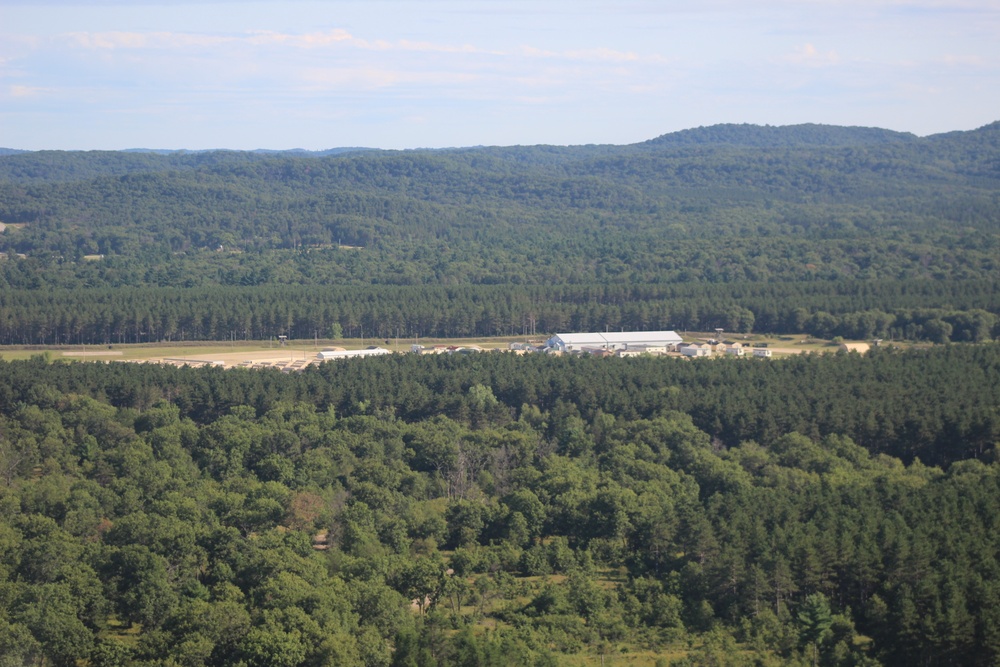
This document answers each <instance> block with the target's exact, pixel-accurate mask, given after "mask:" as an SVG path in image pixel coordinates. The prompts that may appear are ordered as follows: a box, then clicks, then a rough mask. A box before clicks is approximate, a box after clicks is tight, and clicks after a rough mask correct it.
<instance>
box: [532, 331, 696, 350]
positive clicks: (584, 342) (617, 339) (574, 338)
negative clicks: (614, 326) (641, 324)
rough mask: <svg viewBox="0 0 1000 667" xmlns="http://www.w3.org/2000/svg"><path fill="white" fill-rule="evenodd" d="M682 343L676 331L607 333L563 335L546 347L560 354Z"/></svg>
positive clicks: (551, 339) (546, 342) (548, 342)
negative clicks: (594, 349)
mask: <svg viewBox="0 0 1000 667" xmlns="http://www.w3.org/2000/svg"><path fill="white" fill-rule="evenodd" d="M680 342H682V341H681V337H680V336H678V335H677V332H676V331H606V332H603V333H602V332H599V331H598V332H595V333H561V334H556V335H555V336H553V337H552V338H550V339H548V340H547V341H545V347H547V348H550V349H553V350H559V351H560V352H579V351H580V350H582V349H583V348H585V347H589V348H602V349H605V350H627V349H629V347H632V348H633V349H634V348H636V347H639V346H643V347H646V346H670V347H672V346H675V345H677V344H678V343H680ZM670 347H668V349H670Z"/></svg>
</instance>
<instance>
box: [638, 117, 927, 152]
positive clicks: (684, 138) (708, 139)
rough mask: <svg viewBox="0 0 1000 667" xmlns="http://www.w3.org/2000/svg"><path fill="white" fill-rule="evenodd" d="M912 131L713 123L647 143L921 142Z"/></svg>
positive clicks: (797, 145)
mask: <svg viewBox="0 0 1000 667" xmlns="http://www.w3.org/2000/svg"><path fill="white" fill-rule="evenodd" d="M919 141H920V140H919V139H918V138H917V136H916V135H914V134H910V133H909V132H894V131H892V130H883V129H882V128H878V127H840V126H837V125H817V124H814V123H806V124H803V125H789V126H778V127H776V126H772V125H765V126H763V127H762V126H760V125H745V124H744V125H735V124H731V123H730V124H724V125H712V126H710V127H699V128H695V129H691V130H682V131H680V132H671V133H670V134H664V135H662V136H660V137H657V138H656V139H652V140H650V141H647V142H645V143H644V144H640V145H644V146H647V147H655V148H663V147H667V146H713V145H720V144H721V145H731V146H753V147H756V148H779V147H785V148H801V147H803V146H838V147H844V146H870V145H877V144H903V143H911V142H919Z"/></svg>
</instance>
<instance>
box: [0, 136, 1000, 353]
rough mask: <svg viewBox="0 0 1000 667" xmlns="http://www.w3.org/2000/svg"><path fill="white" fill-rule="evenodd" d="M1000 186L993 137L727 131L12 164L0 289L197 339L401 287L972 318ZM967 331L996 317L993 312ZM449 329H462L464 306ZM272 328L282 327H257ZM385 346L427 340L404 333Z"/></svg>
mask: <svg viewBox="0 0 1000 667" xmlns="http://www.w3.org/2000/svg"><path fill="white" fill-rule="evenodd" d="M998 185H1000V123H994V124H992V125H988V126H985V127H983V128H980V129H978V130H974V131H970V132H954V133H948V134H943V135H935V136H931V137H924V138H920V137H915V136H913V135H909V134H905V133H896V132H890V131H887V130H880V129H875V128H845V127H831V126H821V125H800V126H790V127H759V126H748V125H725V126H715V127H710V128H698V129H695V130H688V131H685V132H679V133H674V134H670V135H664V136H663V137H659V138H657V139H653V140H651V141H648V142H645V143H641V144H635V145H630V146H575V147H556V146H528V147H480V148H464V149H454V150H436V151H363V150H345V151H341V152H334V153H332V154H330V153H327V154H309V153H302V152H278V153H266V152H235V151H209V152H193V153H189V152H170V153H154V152H147V153H143V152H86V153H65V152H53V151H46V152H37V153H16V154H9V155H0V223H4V224H5V225H6V230H5V231H4V232H3V233H0V251H2V252H3V253H4V254H3V255H2V257H4V260H0V285H2V286H3V287H5V288H6V289H7V290H16V291H24V292H31V291H38V290H45V291H46V292H50V291H51V290H52V289H55V288H58V289H65V290H84V291H90V290H106V289H109V288H111V289H117V288H120V287H126V286H127V287H129V288H133V289H149V290H153V289H155V288H174V289H177V288H180V289H183V290H184V297H183V298H184V299H186V300H188V301H189V302H191V303H192V304H194V305H193V308H194V309H195V310H196V311H197V312H198V313H199V314H200V316H202V315H205V314H207V313H208V311H209V308H210V306H209V304H208V303H207V302H206V301H205V300H204V299H205V297H204V295H205V294H206V293H207V292H205V291H201V292H199V291H197V290H198V289H200V288H212V287H217V286H232V287H239V286H255V287H257V286H263V287H268V288H273V287H276V286H278V285H283V286H287V285H299V286H302V287H303V288H308V287H311V286H318V287H325V286H333V285H336V286H355V287H357V288H358V293H359V294H361V295H362V296H361V297H360V298H361V299H366V298H369V297H368V296H367V295H369V294H371V293H372V292H370V291H367V290H368V288H370V287H371V286H373V285H375V286H386V287H389V286H399V287H400V289H399V291H398V292H396V296H395V297H394V298H393V300H395V301H397V302H400V303H403V302H405V301H406V300H407V298H408V296H407V295H408V293H407V292H406V291H405V290H403V289H402V287H405V286H413V287H417V286H427V287H435V286H444V287H450V286H462V287H468V286H481V287H484V288H485V287H488V286H492V285H502V286H513V285H517V286H530V287H533V288H543V287H545V288H557V290H556V292H550V293H545V292H544V291H543V290H541V289H538V290H536V291H535V293H536V294H539V295H542V296H541V297H540V298H539V300H538V301H537V305H538V306H539V307H542V306H544V307H546V308H549V309H551V310H560V309H563V310H565V309H566V303H565V301H564V300H562V299H561V298H560V296H559V295H558V289H559V288H562V287H565V286H577V287H580V288H595V287H599V286H608V285H622V284H628V285H632V286H649V287H650V288H651V289H653V290H654V291H655V290H656V289H661V288H659V286H666V285H677V284H688V285H692V286H697V285H706V284H725V285H745V284H748V283H757V284H768V285H769V284H773V283H816V282H822V283H829V284H831V285H833V286H834V287H832V289H835V290H836V289H840V288H839V287H836V285H839V284H840V283H844V282H850V283H857V282H862V283H870V284H871V286H872V287H871V289H873V290H875V291H879V290H881V289H882V288H881V285H882V284H883V283H884V282H885V281H906V282H909V281H915V280H919V281H934V282H938V283H942V284H943V285H944V286H945V287H944V289H946V290H947V291H949V292H951V293H954V294H959V295H962V294H964V292H965V290H966V289H967V288H968V289H969V290H972V291H976V290H978V289H979V288H978V287H975V286H973V283H976V281H982V280H988V279H994V278H995V276H996V270H997V268H998V266H1000V242H998V241H1000V238H998V235H1000V227H998V225H1000V188H998ZM976 284H978V283H976ZM765 289H766V288H765ZM486 291H487V292H488V290H486ZM426 293H427V294H431V293H432V291H430V290H429V291H428V292H426ZM484 293H485V292H484ZM150 295H151V297H150V299H151V300H152V301H155V300H156V299H157V298H158V297H156V296H155V292H150ZM311 295H312V292H311V291H310V290H308V289H302V290H300V291H298V292H297V293H296V295H295V297H294V298H293V300H292V301H293V304H294V305H295V306H296V307H298V308H303V309H304V308H308V307H309V299H310V298H311ZM31 298H32V297H30V296H22V297H18V299H19V300H20V301H22V302H24V303H28V302H30V301H31ZM74 298H76V297H74ZM80 299H82V300H83V301H90V302H92V301H94V297H90V296H80ZM960 300H963V301H970V299H966V298H964V297H960ZM653 305H654V306H655V304H653ZM785 305H786V306H790V307H791V308H796V307H803V308H805V309H806V310H807V311H808V312H807V315H809V316H813V315H816V314H817V313H818V312H819V311H820V310H826V309H822V308H819V307H817V306H816V305H815V304H813V303H807V302H806V301H802V302H798V303H786V304H785ZM952 305H953V304H950V303H942V302H940V301H937V300H933V299H930V300H927V301H925V302H913V301H912V300H911V301H910V302H908V304H907V305H906V307H913V308H928V309H942V310H943V311H945V312H946V313H947V312H952V311H955V310H958V309H957V308H952ZM737 306H739V307H741V308H744V309H748V310H750V311H752V312H753V314H754V317H755V319H756V323H755V325H754V326H756V327H758V328H763V327H765V326H771V323H772V321H773V318H769V317H767V316H766V313H764V312H758V310H759V307H758V305H757V303H751V302H750V301H745V302H744V301H740V302H738V303H737ZM899 307H903V306H898V305H895V304H892V303H890V302H888V301H886V300H883V302H881V303H879V304H878V305H877V306H874V307H873V308H871V309H877V310H881V311H885V312H889V313H891V314H892V315H893V316H896V315H897V313H896V312H895V311H896V310H897V309H898V308H899ZM969 307H970V308H981V309H984V310H989V311H990V313H992V314H993V315H996V314H997V311H996V309H995V307H994V306H993V305H992V304H987V303H981V304H973V305H972V306H969ZM351 308H352V307H351V306H350V305H349V304H347V303H346V302H341V303H339V304H338V305H337V307H336V309H337V310H343V311H347V310H350V309H351ZM460 309H463V310H476V309H477V305H476V302H475V298H474V297H469V298H464V300H463V301H462V303H461V304H460ZM826 312H827V313H830V314H837V313H832V312H831V311H829V310H826ZM856 312H860V311H856ZM845 314H846V313H845ZM134 315H135V314H134V313H132V312H129V311H127V310H119V309H115V310H113V311H108V310H102V311H95V310H90V309H88V310H86V311H84V312H81V316H83V317H84V318H85V319H86V320H88V321H93V322H97V321H98V320H101V322H100V323H99V324H97V325H95V326H93V327H92V326H90V325H89V324H88V325H87V326H80V327H77V329H78V330H79V329H86V330H87V331H90V330H92V329H93V330H97V329H102V328H103V330H104V331H109V330H111V329H115V328H118V327H117V325H116V324H115V323H114V321H113V320H114V319H115V318H117V320H119V321H124V320H126V319H134ZM529 315H532V317H536V316H535V315H533V314H532V313H529V312H522V313H517V314H515V319H523V318H525V317H528V316H529ZM140 316H141V315H140ZM336 316H337V317H340V315H339V314H338V315H336ZM369 316H371V317H373V318H375V319H381V318H382V316H383V314H382V313H380V312H374V311H370V312H369ZM31 317H32V319H31V321H30V322H24V323H23V324H22V323H21V320H20V318H19V323H18V324H17V325H16V326H15V327H14V329H15V330H17V331H19V332H20V333H18V334H16V336H20V340H22V341H25V340H29V339H34V340H36V341H42V340H44V341H48V342H51V341H53V340H54V339H53V336H54V334H53V330H54V328H55V327H54V326H53V325H52V324H51V323H43V322H41V320H42V319H44V318H45V314H44V311H42V310H37V309H36V310H35V311H34V312H33V314H32V315H31ZM266 317H267V318H269V319H281V318H282V317H283V315H282V313H280V312H279V311H278V310H276V309H275V308H273V307H271V308H270V309H269V312H268V313H267V315H266ZM345 317H346V316H345ZM590 319H593V318H590ZM598 319H601V317H600V316H599V317H598ZM604 319H606V320H607V322H605V324H606V325H607V326H631V324H629V323H628V322H627V321H626V319H623V318H621V317H619V318H618V319H616V318H615V316H614V314H610V315H607V316H604ZM666 319H670V318H669V317H667V318H666ZM904 319H905V318H904ZM928 319H937V320H941V319H943V318H941V317H932V318H928ZM900 322H901V324H900V326H899V327H897V328H899V329H903V328H905V327H906V326H907V324H908V323H909V322H908V321H902V320H901V321H900ZM339 324H340V325H341V327H343V328H349V327H350V325H351V322H348V321H346V319H341V320H339ZM918 324H920V323H918ZM0 325H2V323H0ZM397 326H401V327H403V328H404V329H405V330H406V331H407V333H410V332H414V333H415V332H418V331H419V330H421V329H427V327H425V326H423V325H422V324H421V323H420V321H419V318H418V317H417V316H415V315H406V316H405V317H404V321H403V322H401V323H399V324H397ZM952 326H953V325H952ZM309 327H310V325H308V324H304V323H298V324H296V325H295V328H297V329H308V328H309ZM514 327H516V325H515V324H511V323H508V325H506V326H504V327H499V329H506V330H510V329H511V328H514ZM198 328H199V329H204V328H203V327H198ZM312 328H315V325H313V327H312ZM889 328H891V326H890V327H889ZM64 329H65V327H64ZM168 329H169V327H168ZM231 329H232V330H233V331H236V330H238V331H240V332H242V331H251V330H254V329H253V327H245V326H244V327H239V326H237V327H232V328H231ZM499 329H498V328H497V327H492V326H489V325H486V326H473V327H472V328H471V330H470V327H462V326H459V327H438V329H437V330H436V331H435V333H443V334H445V335H457V333H458V332H459V331H461V332H462V333H466V332H472V333H477V334H487V335H490V334H493V333H496V332H497V331H498V330H499ZM932 329H934V328H933V327H932ZM144 330H147V331H148V330H149V328H148V327H146V328H145V329H144ZM186 331H187V332H189V333H187V334H186V335H189V336H200V335H205V336H211V335H217V333H218V332H216V333H214V334H213V333H211V332H210V331H209V330H205V331H204V334H194V333H191V332H193V331H194V328H193V327H186ZM255 331H256V330H255ZM74 333H77V334H79V331H76V332H74ZM269 333H272V334H273V332H269ZM911 333H912V334H914V335H915V336H916V337H921V335H923V334H921V333H920V332H919V331H917V330H916V329H914V328H912V327H911ZM0 335H4V336H5V337H6V338H7V340H14V339H15V338H12V337H11V335H10V334H0ZM62 335H63V336H66V335H67V334H66V333H65V332H63V333H62ZM161 335H162V336H164V337H166V336H170V335H173V334H172V332H165V333H163V334H161ZM253 335H254V336H257V335H260V334H259V333H254V334H253ZM935 336H937V337H938V338H940V337H941V336H939V335H938V334H937V329H934V334H933V335H927V336H926V337H928V338H934V337H935ZM113 338H114V336H113V335H110V334H109V335H105V336H103V339H102V336H101V335H99V334H96V333H95V334H94V335H93V336H92V337H91V338H90V340H91V341H93V342H103V341H104V340H112V339H113Z"/></svg>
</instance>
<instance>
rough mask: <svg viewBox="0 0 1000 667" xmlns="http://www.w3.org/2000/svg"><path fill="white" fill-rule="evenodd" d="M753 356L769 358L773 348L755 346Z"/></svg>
mask: <svg viewBox="0 0 1000 667" xmlns="http://www.w3.org/2000/svg"><path fill="white" fill-rule="evenodd" d="M753 356H755V357H762V358H765V359H769V358H770V357H771V350H769V349H767V348H766V347H755V348H754V349H753Z"/></svg>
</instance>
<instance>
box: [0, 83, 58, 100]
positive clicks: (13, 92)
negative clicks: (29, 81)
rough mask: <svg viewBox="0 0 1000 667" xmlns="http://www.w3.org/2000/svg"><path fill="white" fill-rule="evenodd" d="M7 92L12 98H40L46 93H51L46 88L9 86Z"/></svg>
mask: <svg viewBox="0 0 1000 667" xmlns="http://www.w3.org/2000/svg"><path fill="white" fill-rule="evenodd" d="M7 92H8V94H9V95H10V96H11V97H21V98H29V97H38V96H40V95H42V94H44V93H47V92H50V91H49V90H47V89H45V88H38V87H34V86H9V87H8V88H7Z"/></svg>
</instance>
